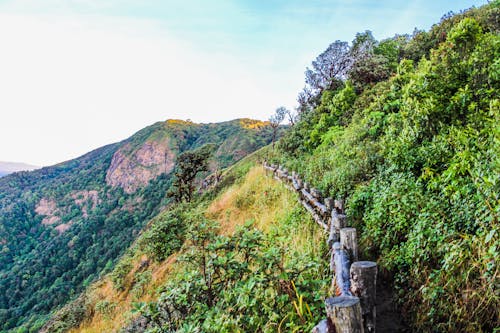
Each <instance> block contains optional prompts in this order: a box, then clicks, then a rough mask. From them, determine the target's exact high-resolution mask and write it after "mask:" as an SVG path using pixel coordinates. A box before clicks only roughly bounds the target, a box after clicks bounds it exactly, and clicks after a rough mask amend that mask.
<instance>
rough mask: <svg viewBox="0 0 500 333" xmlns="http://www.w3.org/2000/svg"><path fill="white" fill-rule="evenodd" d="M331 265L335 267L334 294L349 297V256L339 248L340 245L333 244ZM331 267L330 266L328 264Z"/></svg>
mask: <svg viewBox="0 0 500 333" xmlns="http://www.w3.org/2000/svg"><path fill="white" fill-rule="evenodd" d="M332 251H333V263H334V266H335V285H336V287H337V290H336V294H337V295H342V296H351V295H352V294H351V290H350V289H351V280H350V279H349V277H350V275H349V272H350V266H351V262H350V261H349V255H348V254H347V252H346V251H345V250H343V249H342V248H341V247H340V243H339V242H336V243H334V244H333V248H332ZM330 266H331V264H330Z"/></svg>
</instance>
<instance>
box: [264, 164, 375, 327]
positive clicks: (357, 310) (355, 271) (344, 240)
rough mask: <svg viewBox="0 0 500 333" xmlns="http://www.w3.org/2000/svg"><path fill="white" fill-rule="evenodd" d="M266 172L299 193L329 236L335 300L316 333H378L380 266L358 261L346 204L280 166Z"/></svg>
mask: <svg viewBox="0 0 500 333" xmlns="http://www.w3.org/2000/svg"><path fill="white" fill-rule="evenodd" d="M264 169H265V170H266V171H267V172H268V173H271V174H272V176H273V177H274V178H275V179H277V180H279V181H281V182H283V183H284V184H285V186H286V187H287V188H288V189H290V190H292V191H295V192H297V193H298V195H299V201H300V203H301V204H302V206H304V208H305V209H306V210H307V211H308V212H309V213H310V214H311V216H312V218H313V220H314V221H315V222H316V223H317V224H318V225H319V226H320V227H321V228H322V229H323V230H324V232H325V234H326V235H327V236H328V237H327V239H326V242H327V244H328V248H329V249H330V253H331V258H330V271H331V272H332V287H333V290H335V295H334V296H333V297H328V298H326V300H325V309H326V314H327V318H325V319H324V320H322V321H321V322H320V323H319V324H318V325H316V326H315V327H314V328H313V330H312V332H313V333H334V332H336V333H368V332H370V333H371V332H375V324H376V307H375V298H376V281H377V264H376V263H375V262H372V261H358V256H359V251H358V243H357V233H356V229H355V228H352V227H348V226H347V216H346V215H345V214H344V202H343V201H342V200H334V199H333V198H329V197H327V198H323V196H322V193H321V191H319V190H318V189H315V188H311V186H310V185H309V184H308V183H307V182H304V181H303V180H302V179H300V177H299V175H298V174H297V173H296V172H291V173H290V172H289V171H288V170H287V169H284V168H281V167H280V166H279V165H275V164H268V163H267V162H264Z"/></svg>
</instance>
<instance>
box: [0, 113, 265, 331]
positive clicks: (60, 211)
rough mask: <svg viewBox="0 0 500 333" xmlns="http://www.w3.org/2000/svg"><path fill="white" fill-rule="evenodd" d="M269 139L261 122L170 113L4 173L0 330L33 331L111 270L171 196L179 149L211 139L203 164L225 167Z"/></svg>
mask: <svg viewBox="0 0 500 333" xmlns="http://www.w3.org/2000/svg"><path fill="white" fill-rule="evenodd" d="M271 137H272V130H271V129H270V128H269V126H268V125H267V123H264V122H260V121H253V120H248V119H240V120H234V121H230V122H225V123H218V124H194V123H191V122H185V121H177V120H168V121H166V122H159V123H156V124H154V125H152V126H150V127H147V128H145V129H143V130H141V131H139V132H138V133H136V134H135V135H134V136H132V137H130V138H129V139H127V140H125V141H123V142H120V143H117V144H113V145H109V146H106V147H103V148H100V149H97V150H95V151H93V152H91V153H88V154H86V155H84V156H82V157H80V158H77V159H75V160H72V161H68V162H64V163H61V164H58V165H55V166H53V167H46V168H43V169H40V170H36V171H33V172H19V173H16V174H13V175H9V176H6V177H3V178H1V179H0V253H1V256H0V267H1V269H0V330H4V331H7V330H11V329H13V328H15V327H17V326H20V325H24V327H31V328H32V330H36V328H37V327H40V326H41V325H42V324H43V322H45V320H46V319H47V315H48V314H49V312H50V311H52V310H54V309H56V308H58V307H60V306H62V305H63V304H64V303H66V301H68V300H69V299H71V298H73V297H75V296H77V295H78V294H79V293H80V292H81V291H82V290H83V289H84V288H85V287H87V286H89V285H90V283H91V282H92V281H93V280H95V279H96V278H97V277H99V276H100V275H101V274H102V273H103V272H107V271H109V270H110V269H111V268H112V267H113V266H114V263H115V260H116V258H117V257H118V256H119V255H120V254H122V253H123V251H124V250H125V249H126V248H127V247H128V246H129V245H130V244H131V242H132V241H133V240H134V239H135V238H136V237H137V235H138V233H139V232H140V230H141V229H142V227H143V226H144V225H145V223H146V222H147V221H148V220H149V219H150V218H151V217H153V216H155V215H156V214H157V213H158V212H159V211H160V210H161V209H162V207H165V206H166V205H167V204H168V203H169V202H170V201H171V199H169V198H168V197H167V195H166V193H167V191H168V189H169V188H170V186H171V184H172V181H173V174H174V171H175V170H176V159H177V156H179V154H181V153H182V152H186V151H189V150H193V149H196V148H199V147H201V146H203V145H205V144H208V143H213V144H215V145H216V150H215V151H214V152H213V155H212V158H211V160H210V163H209V165H210V167H211V168H213V169H215V168H224V167H227V166H229V165H231V164H232V163H234V162H235V161H237V160H239V159H241V158H242V157H244V156H245V155H247V154H249V153H251V152H253V151H254V150H256V149H258V148H260V147H262V146H263V145H266V144H269V143H270V141H271ZM209 172H210V171H209ZM202 176H203V174H200V175H199V177H202Z"/></svg>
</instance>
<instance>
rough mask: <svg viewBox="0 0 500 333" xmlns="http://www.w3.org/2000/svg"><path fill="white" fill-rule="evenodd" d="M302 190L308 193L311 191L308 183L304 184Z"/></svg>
mask: <svg viewBox="0 0 500 333" xmlns="http://www.w3.org/2000/svg"><path fill="white" fill-rule="evenodd" d="M304 189H305V190H306V191H308V192H309V190H310V189H311V185H309V183H308V182H304Z"/></svg>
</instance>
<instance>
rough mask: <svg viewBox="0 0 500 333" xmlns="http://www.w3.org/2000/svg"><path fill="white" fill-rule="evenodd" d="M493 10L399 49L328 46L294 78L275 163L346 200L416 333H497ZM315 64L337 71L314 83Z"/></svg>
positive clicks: (450, 20)
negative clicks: (294, 101) (294, 97)
mask: <svg viewBox="0 0 500 333" xmlns="http://www.w3.org/2000/svg"><path fill="white" fill-rule="evenodd" d="M499 7H500V5H499V2H498V1H495V2H492V3H490V4H488V5H485V6H483V7H481V8H477V9H470V10H467V11H465V12H463V13H460V14H457V15H451V14H449V15H447V16H445V17H444V18H443V19H442V21H441V22H440V23H439V24H437V25H435V26H433V27H432V29H431V30H430V31H429V32H421V31H416V32H415V34H414V35H413V36H411V38H409V37H405V36H396V37H394V38H391V39H387V40H383V41H376V40H374V39H373V37H371V34H370V33H369V32H365V33H362V34H358V35H357V36H356V38H355V40H354V41H353V43H352V44H351V45H352V46H350V47H349V46H345V45H346V44H342V43H341V42H336V43H334V44H332V45H333V46H331V47H330V48H329V49H328V50H327V51H325V53H323V54H322V55H320V56H319V57H318V59H316V61H315V62H314V63H313V68H312V69H310V70H309V71H308V72H307V73H306V74H307V77H306V83H307V86H306V89H305V90H304V91H305V92H307V94H306V93H303V94H302V95H301V96H302V97H303V98H302V100H301V101H302V104H301V108H300V109H299V112H300V114H299V118H300V121H299V122H298V123H297V124H296V125H295V126H294V127H293V128H292V129H291V130H290V131H289V132H288V133H287V134H286V135H285V137H284V138H283V139H282V140H281V142H280V149H281V154H280V155H279V156H276V160H277V161H278V162H281V163H282V164H285V165H287V166H288V167H290V168H292V169H295V170H298V171H299V172H300V173H301V174H303V175H304V176H305V178H306V180H307V181H309V182H310V183H311V184H313V185H314V186H317V187H319V188H320V189H321V190H323V191H324V192H325V193H327V194H329V195H331V196H334V197H342V198H345V199H346V202H347V209H348V215H349V216H350V217H351V218H352V219H353V223H354V224H355V225H356V227H357V228H358V230H360V231H361V240H362V244H363V248H364V251H365V255H366V256H367V257H371V258H373V259H375V260H377V261H378V262H379V263H380V266H381V268H382V270H384V271H386V272H388V273H390V274H391V275H392V276H393V278H394V286H395V289H396V292H397V297H398V301H399V302H400V305H401V308H402V310H403V313H404V314H406V316H407V318H408V319H409V321H410V322H411V324H412V326H414V329H415V330H418V331H450V332H451V331H461V332H465V331H467V332H472V331H477V332H480V331H484V332H490V331H492V330H493V329H494V328H495V327H498V326H499V325H500V321H499V312H498V311H499V309H500V296H499V293H498V279H499V267H498V257H499V256H500V252H499V251H500V243H499V241H500V228H499V215H500V158H499V156H500V155H499V152H500V125H499V124H500V99H499V88H500V76H499V73H500V35H499V30H500V25H499V17H500V8H499ZM340 46H342V49H341V51H342V52H340V51H339V47H340ZM332 49H334V50H336V53H332V52H331V50H332ZM359 50H362V52H360V51H359ZM339 54H340V56H339ZM325 59H328V60H329V61H330V62H326V61H325ZM346 59H348V61H349V63H348V65H345V62H346ZM322 66H323V67H322ZM324 66H333V67H335V66H336V68H341V69H342V71H341V72H340V74H338V73H339V72H336V71H331V73H333V74H332V75H331V76H329V77H326V78H325V77H322V80H318V79H317V77H318V76H320V75H321V74H323V73H325V71H324V70H321V69H324Z"/></svg>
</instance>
